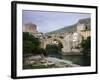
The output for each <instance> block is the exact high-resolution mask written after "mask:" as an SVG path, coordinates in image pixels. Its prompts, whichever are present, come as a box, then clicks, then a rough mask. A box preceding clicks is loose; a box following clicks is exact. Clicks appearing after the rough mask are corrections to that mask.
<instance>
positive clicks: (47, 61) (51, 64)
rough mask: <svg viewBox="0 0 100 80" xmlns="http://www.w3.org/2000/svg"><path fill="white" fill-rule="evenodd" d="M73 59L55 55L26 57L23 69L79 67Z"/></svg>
mask: <svg viewBox="0 0 100 80" xmlns="http://www.w3.org/2000/svg"><path fill="white" fill-rule="evenodd" d="M78 66H80V65H77V64H73V63H72V62H71V61H68V60H63V59H58V58H54V57H44V58H43V57H41V56H39V55H38V56H31V57H28V58H26V59H24V65H23V69H36V68H40V69H41V68H64V67H78Z"/></svg>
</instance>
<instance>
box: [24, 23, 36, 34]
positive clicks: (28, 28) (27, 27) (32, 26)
mask: <svg viewBox="0 0 100 80" xmlns="http://www.w3.org/2000/svg"><path fill="white" fill-rule="evenodd" d="M23 32H29V33H32V34H35V33H37V26H36V25H35V24H33V23H27V24H25V25H24V26H23Z"/></svg>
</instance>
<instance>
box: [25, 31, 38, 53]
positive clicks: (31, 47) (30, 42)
mask: <svg viewBox="0 0 100 80" xmlns="http://www.w3.org/2000/svg"><path fill="white" fill-rule="evenodd" d="M39 46H40V41H39V39H38V38H35V37H34V36H33V35H31V34H29V33H28V32H23V53H24V54H25V53H34V54H35V53H37V49H38V48H39Z"/></svg>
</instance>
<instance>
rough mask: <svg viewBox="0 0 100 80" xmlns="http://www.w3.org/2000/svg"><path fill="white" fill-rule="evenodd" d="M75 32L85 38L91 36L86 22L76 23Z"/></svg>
mask: <svg viewBox="0 0 100 80" xmlns="http://www.w3.org/2000/svg"><path fill="white" fill-rule="evenodd" d="M77 32H78V33H79V34H80V35H82V36H83V37H84V39H86V38H87V37H89V36H91V31H90V29H88V27H87V25H86V24H80V23H79V24H78V25H77Z"/></svg>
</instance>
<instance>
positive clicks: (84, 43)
mask: <svg viewBox="0 0 100 80" xmlns="http://www.w3.org/2000/svg"><path fill="white" fill-rule="evenodd" d="M81 47H82V48H83V49H82V52H83V53H84V54H86V53H88V54H89V53H90V50H91V37H90V36H89V37H87V39H86V40H84V39H83V40H82V42H81Z"/></svg>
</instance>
